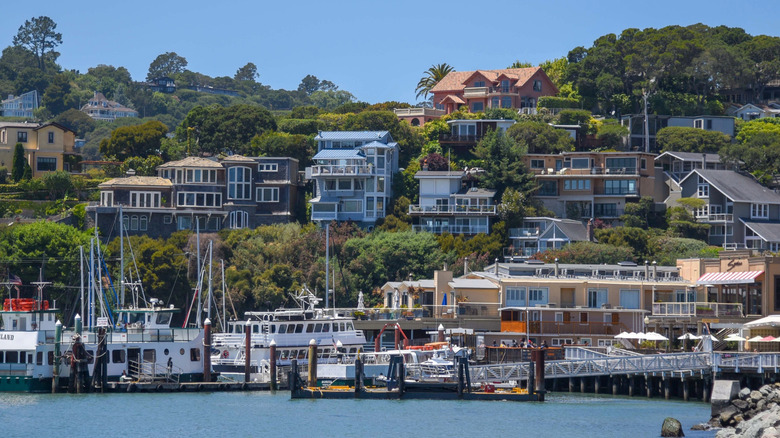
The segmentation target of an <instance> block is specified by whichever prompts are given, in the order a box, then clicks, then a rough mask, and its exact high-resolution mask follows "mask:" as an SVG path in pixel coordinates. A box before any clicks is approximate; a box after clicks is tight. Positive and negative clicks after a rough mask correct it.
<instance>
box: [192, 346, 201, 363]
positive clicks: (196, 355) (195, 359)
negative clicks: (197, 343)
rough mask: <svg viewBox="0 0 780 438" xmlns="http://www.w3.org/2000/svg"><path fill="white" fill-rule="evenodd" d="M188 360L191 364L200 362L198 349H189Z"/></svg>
mask: <svg viewBox="0 0 780 438" xmlns="http://www.w3.org/2000/svg"><path fill="white" fill-rule="evenodd" d="M190 360H191V361H192V362H199V361H200V348H190Z"/></svg>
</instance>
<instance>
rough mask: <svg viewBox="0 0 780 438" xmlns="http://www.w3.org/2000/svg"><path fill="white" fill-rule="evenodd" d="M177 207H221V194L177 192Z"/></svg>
mask: <svg viewBox="0 0 780 438" xmlns="http://www.w3.org/2000/svg"><path fill="white" fill-rule="evenodd" d="M176 205H177V206H179V207H221V206H222V194H221V193H198V192H179V193H178V198H177V203H176Z"/></svg>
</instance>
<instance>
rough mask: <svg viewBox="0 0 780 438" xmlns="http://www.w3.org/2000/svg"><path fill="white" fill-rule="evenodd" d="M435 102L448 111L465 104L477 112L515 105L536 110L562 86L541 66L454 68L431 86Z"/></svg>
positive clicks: (440, 108)
mask: <svg viewBox="0 0 780 438" xmlns="http://www.w3.org/2000/svg"><path fill="white" fill-rule="evenodd" d="M431 94H433V106H434V108H436V109H438V110H443V111H444V112H445V113H446V114H450V113H452V112H454V111H457V110H458V109H459V108H460V107H461V106H465V107H466V108H468V110H469V112H472V113H477V112H481V111H485V110H486V109H488V108H515V109H517V110H519V111H521V112H525V113H531V114H535V113H536V103H537V101H538V100H539V98H540V97H542V96H555V95H556V94H558V89H557V88H556V87H555V85H554V84H553V83H552V81H551V80H550V78H549V77H548V76H547V75H546V74H545V73H544V71H543V70H542V69H541V68H540V67H529V68H506V69H500V70H475V71H457V72H455V71H454V72H450V73H449V74H447V76H445V77H444V78H443V79H442V80H441V81H439V83H438V84H436V86H434V87H433V88H432V89H431Z"/></svg>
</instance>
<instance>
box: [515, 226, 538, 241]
mask: <svg viewBox="0 0 780 438" xmlns="http://www.w3.org/2000/svg"><path fill="white" fill-rule="evenodd" d="M540 233H541V230H539V229H538V228H510V229H509V238H510V239H534V240H535V239H538V238H539V234H540Z"/></svg>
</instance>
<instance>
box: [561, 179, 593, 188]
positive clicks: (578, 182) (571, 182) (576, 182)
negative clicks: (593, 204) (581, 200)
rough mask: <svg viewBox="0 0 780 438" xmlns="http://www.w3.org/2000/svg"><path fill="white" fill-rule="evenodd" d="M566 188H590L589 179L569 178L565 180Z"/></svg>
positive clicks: (564, 185)
mask: <svg viewBox="0 0 780 438" xmlns="http://www.w3.org/2000/svg"><path fill="white" fill-rule="evenodd" d="M563 188H564V189H565V190H590V180H589V179H567V180H565V181H564V182H563Z"/></svg>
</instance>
